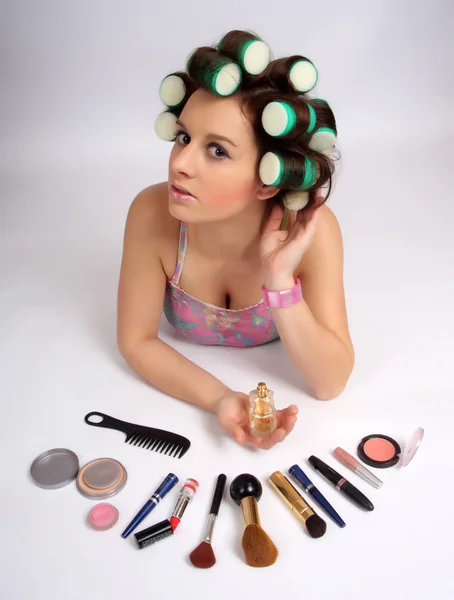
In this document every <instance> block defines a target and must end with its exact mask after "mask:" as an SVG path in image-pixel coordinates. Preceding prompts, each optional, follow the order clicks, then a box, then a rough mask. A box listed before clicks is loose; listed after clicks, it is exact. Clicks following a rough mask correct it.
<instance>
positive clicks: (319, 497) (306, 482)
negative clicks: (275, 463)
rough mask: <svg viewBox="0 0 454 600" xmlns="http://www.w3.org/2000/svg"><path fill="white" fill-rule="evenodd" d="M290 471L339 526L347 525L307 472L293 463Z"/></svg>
mask: <svg viewBox="0 0 454 600" xmlns="http://www.w3.org/2000/svg"><path fill="white" fill-rule="evenodd" d="M288 472H289V473H290V475H291V476H292V477H293V479H294V480H295V481H297V482H298V483H299V484H300V486H301V487H302V488H303V489H304V490H305V491H306V492H307V493H308V494H310V495H311V496H312V497H313V498H314V500H315V502H317V504H318V505H319V506H321V507H322V508H323V510H325V511H326V512H327V513H328V515H329V516H330V517H331V518H332V519H333V521H335V522H336V523H337V524H338V525H339V527H345V522H344V521H343V520H342V519H341V518H340V516H339V515H338V514H337V512H336V511H335V510H334V508H333V507H332V506H331V504H330V503H329V502H328V500H327V499H326V498H325V496H323V494H321V493H320V492H319V491H318V489H317V488H316V487H315V486H314V484H313V483H312V481H311V480H310V479H309V477H308V476H307V475H306V473H304V471H302V469H301V468H300V467H299V466H298V465H293V467H290V469H289V470H288Z"/></svg>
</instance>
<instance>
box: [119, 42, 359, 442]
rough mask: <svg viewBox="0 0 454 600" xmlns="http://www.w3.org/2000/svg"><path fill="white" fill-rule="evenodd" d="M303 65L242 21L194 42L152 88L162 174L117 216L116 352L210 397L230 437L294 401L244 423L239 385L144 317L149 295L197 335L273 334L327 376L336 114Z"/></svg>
mask: <svg viewBox="0 0 454 600" xmlns="http://www.w3.org/2000/svg"><path fill="white" fill-rule="evenodd" d="M316 80H317V72H316V69H315V67H314V65H313V64H312V63H311V62H310V61H309V60H308V59H305V58H304V57H301V56H299V55H297V56H292V57H287V58H283V59H279V60H273V61H271V60H270V53H269V49H268V47H267V46H266V44H264V42H263V41H261V40H260V39H259V38H258V37H257V36H255V35H254V34H251V33H248V32H243V31H232V32H230V33H228V34H227V35H226V36H224V37H223V38H222V40H221V42H220V44H219V45H218V47H217V48H210V47H203V48H199V49H197V50H196V51H195V52H194V53H193V54H192V55H191V57H190V58H189V60H188V65H187V72H186V71H185V72H181V73H176V74H172V75H170V76H169V77H167V78H166V79H165V80H164V81H163V82H162V84H161V88H160V95H161V99H162V100H163V101H164V103H165V104H166V105H167V110H166V111H165V112H164V113H163V114H162V115H160V116H159V117H158V121H157V123H156V131H157V133H158V135H159V136H160V137H162V138H163V139H167V140H169V141H170V140H172V141H173V143H174V145H173V149H172V151H171V155H170V160H169V173H168V181H166V182H162V183H158V184H156V185H152V186H150V187H148V188H146V189H144V190H143V191H141V192H140V193H139V194H138V195H137V197H136V198H135V199H134V201H133V202H132V205H131V207H130V210H129V213H128V217H127V222H126V229H125V236H124V251H123V259H122V265H121V274H120V281H119V293H118V346H119V349H120V351H121V353H122V355H123V357H124V358H125V360H126V361H127V362H128V363H129V364H130V365H131V367H132V368H133V369H134V370H135V371H136V372H138V373H139V374H140V375H141V376H142V377H143V378H144V379H145V380H147V381H148V382H149V383H150V384H152V385H153V386H155V387H156V388H158V389H160V390H162V391H163V392H165V393H167V394H169V395H171V396H174V397H175V398H179V399H181V400H184V401H186V402H189V403H192V404H194V405H197V406H198V407H200V408H202V409H205V410H208V411H212V412H213V413H215V414H216V415H217V418H218V420H219V423H220V425H221V426H222V427H223V429H224V430H225V431H226V432H227V433H228V434H230V435H231V436H232V437H233V438H234V439H235V440H236V441H237V442H238V443H239V444H250V445H252V446H255V447H260V448H271V447H272V446H273V445H274V444H276V443H277V442H281V441H283V440H284V438H285V437H286V436H287V435H288V434H289V433H290V431H291V430H292V429H293V427H294V425H295V422H296V418H297V411H298V409H297V407H296V406H294V405H292V406H289V407H287V408H286V409H284V410H281V411H278V426H277V428H276V430H275V431H274V432H273V433H272V434H271V435H270V436H268V437H266V438H263V439H257V438H254V437H253V436H252V435H251V433H250V430H249V427H248V397H247V395H246V394H245V393H243V392H241V391H237V390H232V389H229V388H228V387H227V386H226V385H224V384H223V383H222V382H221V381H219V380H218V379H217V378H215V377H214V376H213V375H211V374H210V373H208V372H207V371H206V370H204V369H202V368H201V367H199V366H197V365H195V364H194V363H192V362H191V361H190V360H188V359H187V358H185V357H184V356H183V355H182V354H181V353H179V352H177V351H176V350H175V349H173V348H172V347H171V346H169V345H168V344H166V343H165V342H163V341H162V340H161V339H160V338H159V331H158V327H159V322H160V318H161V314H162V312H163V311H164V313H165V315H166V317H167V319H168V321H169V322H170V323H171V324H172V325H173V326H174V327H175V328H176V329H177V330H178V331H179V332H180V333H181V334H182V335H184V336H185V337H186V338H189V339H192V340H194V341H195V342H197V343H201V344H213V345H215V344H218V345H219V344H221V345H230V346H237V347H248V346H255V345H259V344H266V343H269V342H271V341H274V340H280V341H281V342H282V344H283V345H284V348H285V350H286V352H287V354H288V358H289V360H291V361H292V362H293V363H294V365H295V366H296V368H297V369H298V371H299V372H300V374H301V378H302V380H304V381H305V382H306V383H307V385H308V386H309V387H310V389H311V390H312V391H313V394H314V396H315V397H316V398H318V399H320V400H325V399H332V398H335V397H336V396H338V395H339V394H340V393H341V392H342V391H343V389H344V387H345V385H346V383H347V381H348V379H349V376H350V374H351V371H352V369H353V364H354V351H353V346H352V342H351V339H350V335H349V330H348V324H347V315H346V306H345V298H344V289H343V246H342V237H341V232H340V229H339V225H338V222H337V219H336V217H335V216H334V214H333V213H332V211H331V210H330V209H329V208H328V207H327V206H325V204H324V202H325V201H326V199H327V197H328V196H329V192H330V189H331V177H332V174H333V172H334V161H333V158H332V156H333V150H334V144H335V139H336V135H337V130H336V123H335V118H334V115H333V113H332V111H331V108H330V107H329V104H328V103H327V102H326V101H324V100H321V99H318V98H311V97H310V96H309V95H308V93H307V92H308V91H310V90H311V89H312V88H313V87H314V85H315V82H316ZM326 190H327V191H326ZM324 192H326V193H324ZM238 352H241V349H239V350H238Z"/></svg>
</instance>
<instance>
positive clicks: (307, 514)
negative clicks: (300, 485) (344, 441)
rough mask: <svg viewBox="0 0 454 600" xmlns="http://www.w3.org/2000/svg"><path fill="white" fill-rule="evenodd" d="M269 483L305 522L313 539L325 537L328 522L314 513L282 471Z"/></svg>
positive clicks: (275, 474)
mask: <svg viewBox="0 0 454 600" xmlns="http://www.w3.org/2000/svg"><path fill="white" fill-rule="evenodd" d="M269 482H270V483H271V486H272V487H273V488H274V489H275V490H276V492H277V493H278V494H279V496H280V497H281V498H282V500H283V501H284V502H285V503H286V504H287V506H288V507H289V508H290V510H291V511H292V512H293V513H295V515H296V516H297V517H298V518H299V519H300V520H301V521H303V523H304V524H305V525H306V529H307V532H308V533H309V535H310V536H311V537H313V538H320V537H322V536H323V535H325V532H326V522H325V521H324V520H323V519H322V518H321V517H319V516H318V515H317V514H316V513H315V512H314V510H313V509H312V508H311V507H310V506H309V504H308V503H307V502H306V501H305V500H304V498H303V497H302V496H301V494H299V492H298V491H297V490H296V489H295V488H294V487H293V485H292V484H291V483H290V481H289V480H288V479H287V477H285V476H284V475H283V474H282V473H281V472H280V471H275V472H274V473H273V474H272V475H271V477H270V478H269Z"/></svg>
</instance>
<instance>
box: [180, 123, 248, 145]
mask: <svg viewBox="0 0 454 600" xmlns="http://www.w3.org/2000/svg"><path fill="white" fill-rule="evenodd" d="M176 124H177V125H179V126H180V127H182V128H183V129H186V130H187V129H188V128H187V127H186V125H185V124H184V123H183V122H182V121H180V119H178V120H177V121H176ZM206 137H207V138H213V139H215V140H223V141H224V142H227V143H229V144H231V145H232V146H235V148H238V146H237V144H235V143H233V142H232V140H231V139H229V138H228V137H225V135H220V134H218V133H207V136H206Z"/></svg>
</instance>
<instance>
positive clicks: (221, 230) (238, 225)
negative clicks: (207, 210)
mask: <svg viewBox="0 0 454 600" xmlns="http://www.w3.org/2000/svg"><path fill="white" fill-rule="evenodd" d="M265 211H266V202H261V201H260V202H252V203H251V204H250V205H249V206H248V207H247V208H246V209H245V210H244V211H243V212H241V213H240V214H238V215H235V216H233V217H230V218H229V219H226V220H223V221H211V222H209V223H191V224H189V225H188V227H189V229H190V235H191V240H193V243H194V244H195V245H196V247H197V250H198V251H199V252H202V253H203V254H205V255H207V256H209V257H210V258H214V259H215V260H216V259H222V260H224V259H225V260H232V259H233V260H235V259H236V260H238V259H244V258H247V257H248V256H250V255H252V254H254V253H256V251H257V247H258V244H259V241H260V234H261V227H262V221H263V217H264V214H265Z"/></svg>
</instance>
